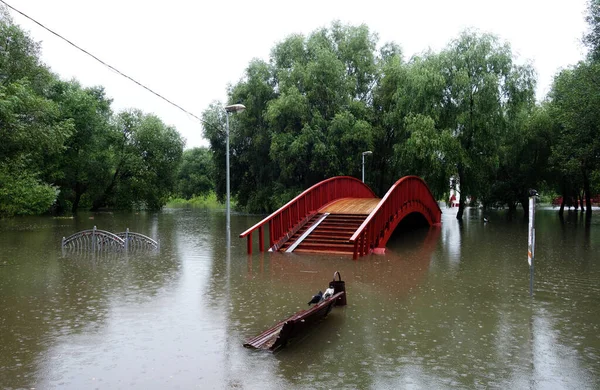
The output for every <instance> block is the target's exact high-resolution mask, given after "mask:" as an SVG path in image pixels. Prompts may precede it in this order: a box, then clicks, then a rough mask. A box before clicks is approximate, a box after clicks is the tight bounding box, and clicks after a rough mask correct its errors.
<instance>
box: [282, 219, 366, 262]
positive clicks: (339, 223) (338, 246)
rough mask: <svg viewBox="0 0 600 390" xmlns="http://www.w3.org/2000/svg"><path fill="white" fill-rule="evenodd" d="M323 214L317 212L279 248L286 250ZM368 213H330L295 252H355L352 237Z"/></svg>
mask: <svg viewBox="0 0 600 390" xmlns="http://www.w3.org/2000/svg"><path fill="white" fill-rule="evenodd" d="M321 216H322V214H317V215H315V217H314V218H313V219H311V220H310V221H309V222H308V223H307V224H306V225H305V226H304V227H303V228H302V229H299V230H298V232H296V234H295V235H294V236H293V237H291V238H290V239H289V240H288V241H287V242H286V243H285V244H284V245H283V246H282V247H281V248H280V249H279V250H280V251H286V250H287V248H289V247H290V246H292V245H294V243H295V242H296V240H297V239H298V238H299V237H301V236H302V235H303V234H304V233H305V232H306V231H307V230H309V229H311V228H312V227H313V225H314V224H315V221H317V220H318V219H319V218H320V217H321ZM366 218H367V215H361V214H329V215H328V216H327V218H325V219H324V220H322V221H321V222H320V223H319V225H318V226H317V227H316V228H314V230H313V231H312V232H311V233H310V234H309V235H308V236H307V237H305V238H304V240H303V241H302V242H301V243H299V244H298V245H297V246H296V248H295V249H294V252H314V253H321V252H327V253H338V254H348V253H353V252H354V244H353V243H351V242H350V241H349V240H350V237H352V234H354V232H355V231H356V229H358V228H359V227H360V225H361V224H362V223H363V221H364V220H365V219H366Z"/></svg>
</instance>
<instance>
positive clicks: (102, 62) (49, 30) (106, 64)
mask: <svg viewBox="0 0 600 390" xmlns="http://www.w3.org/2000/svg"><path fill="white" fill-rule="evenodd" d="M0 3H2V4H4V5H6V6H7V7H8V8H10V9H12V10H13V11H15V12H17V13H19V14H21V15H23V16H24V17H25V18H27V19H29V20H31V21H32V22H33V23H35V24H37V25H38V26H40V27H42V28H43V29H44V30H46V31H48V32H50V33H52V34H54V35H56V36H57V37H58V38H60V39H62V40H63V41H65V42H67V43H68V44H69V45H71V46H73V47H75V48H76V49H78V50H79V51H81V52H83V53H85V54H87V55H88V56H90V57H92V58H93V59H95V60H96V61H98V62H99V63H101V64H102V65H104V66H106V67H108V68H109V69H111V70H113V71H114V72H116V73H118V74H119V75H121V76H123V77H125V78H126V79H128V80H130V81H132V82H134V83H135V84H137V85H139V86H140V87H142V88H144V89H145V90H147V91H148V92H150V93H152V94H154V95H156V96H158V97H159V98H161V99H162V100H164V101H166V102H167V103H169V104H171V105H173V106H175V107H177V108H178V109H180V110H181V111H183V112H185V113H186V114H188V115H191V116H192V117H194V118H196V119H198V120H199V121H200V123H202V124H204V125H209V126H212V125H211V124H209V123H207V122H205V121H204V120H203V119H202V118H200V117H199V116H197V115H195V114H193V113H191V112H190V111H188V110H186V109H185V108H183V107H181V106H180V105H179V104H177V103H175V102H173V101H171V100H169V99H167V98H166V97H164V96H163V95H161V94H160V93H158V92H156V91H154V90H152V89H151V88H149V87H147V86H145V85H144V84H142V83H141V82H139V81H137V80H135V79H134V78H132V77H130V76H128V75H126V74H125V73H123V72H121V71H120V70H118V69H117V68H115V67H114V66H112V65H110V64H108V63H106V62H104V61H102V60H101V59H100V58H98V57H96V56H95V55H93V54H92V53H90V52H89V51H87V50H85V49H83V48H81V47H79V46H78V45H76V44H75V43H73V42H71V41H70V40H68V39H67V38H65V37H63V36H62V35H60V34H59V33H57V32H55V31H53V30H51V29H50V28H48V27H46V26H44V25H43V24H42V23H40V22H38V21H37V20H35V19H33V18H32V17H31V16H29V15H27V14H25V13H24V12H21V11H19V10H18V9H16V8H15V7H13V6H12V5H10V4H8V3H7V2H6V1H4V0H0Z"/></svg>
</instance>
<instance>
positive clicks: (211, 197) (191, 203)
mask: <svg viewBox="0 0 600 390" xmlns="http://www.w3.org/2000/svg"><path fill="white" fill-rule="evenodd" d="M231 205H232V206H233V207H235V200H234V199H232V202H231ZM166 206H167V207H173V208H175V207H201V208H207V209H213V210H216V209H224V208H225V205H224V204H223V203H222V202H219V201H218V200H217V194H215V192H214V191H211V192H208V193H206V194H204V195H201V196H194V197H192V198H191V199H183V198H171V199H169V201H168V202H167V204H166Z"/></svg>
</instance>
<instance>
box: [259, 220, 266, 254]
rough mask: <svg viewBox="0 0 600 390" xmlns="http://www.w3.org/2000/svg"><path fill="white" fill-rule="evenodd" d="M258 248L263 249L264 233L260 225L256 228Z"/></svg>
mask: <svg viewBox="0 0 600 390" xmlns="http://www.w3.org/2000/svg"><path fill="white" fill-rule="evenodd" d="M258 250H260V251H261V252H264V251H265V233H264V232H263V227H262V226H260V227H259V228H258Z"/></svg>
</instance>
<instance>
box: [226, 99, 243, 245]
mask: <svg viewBox="0 0 600 390" xmlns="http://www.w3.org/2000/svg"><path fill="white" fill-rule="evenodd" d="M245 109H246V106H244V105H243V104H232V105H229V106H225V117H226V124H227V126H226V144H225V145H226V146H225V171H226V172H227V176H226V178H227V204H226V209H227V211H226V212H227V237H228V239H229V232H230V230H231V211H230V205H229V202H230V198H231V194H230V191H229V114H230V113H232V112H242V111H244V110H245Z"/></svg>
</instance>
